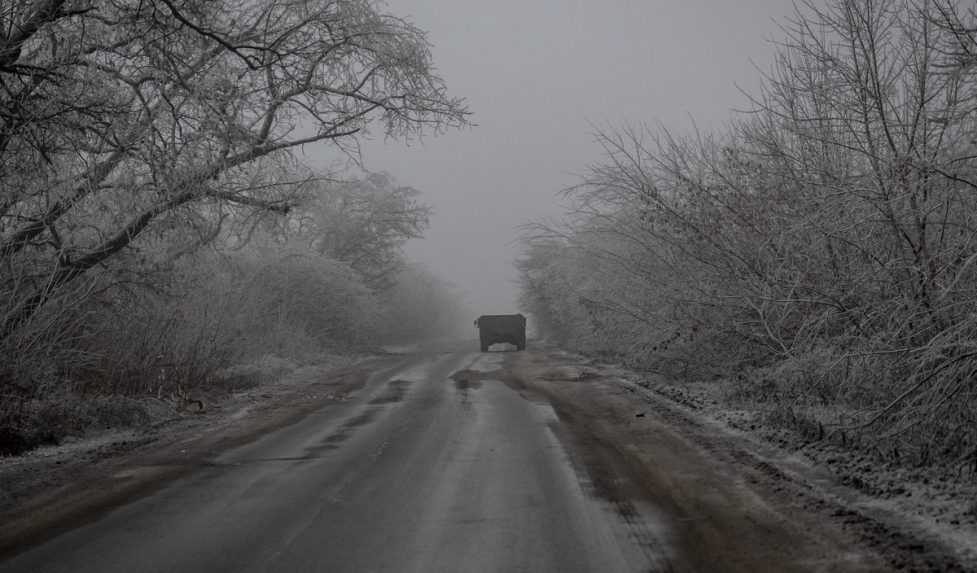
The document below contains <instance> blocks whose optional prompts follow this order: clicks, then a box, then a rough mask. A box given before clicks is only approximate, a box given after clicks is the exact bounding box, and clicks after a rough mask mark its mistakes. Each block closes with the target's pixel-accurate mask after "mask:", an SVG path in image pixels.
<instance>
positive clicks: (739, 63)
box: [363, 0, 793, 312]
mask: <svg viewBox="0 0 977 573" xmlns="http://www.w3.org/2000/svg"><path fill="white" fill-rule="evenodd" d="M792 6H793V5H792V3H790V2H786V1H784V0H748V1H740V2H714V1H711V0H692V1H690V0H655V1H652V0H644V1H639V0H605V1H601V2H596V1H593V0H591V1H589V2H584V1H582V0H575V1H557V0H498V1H495V2H484V1H481V0H479V1H476V0H451V1H447V0H397V1H392V2H390V3H389V10H390V11H391V12H393V13H396V14H398V15H401V16H404V17H406V18H408V19H410V20H411V21H413V22H414V23H415V24H416V25H418V26H419V27H420V28H422V29H424V30H426V31H427V32H428V33H429V37H428V39H429V41H430V42H431V43H432V44H433V46H434V47H433V53H434V60H435V64H436V66H437V68H438V70H439V72H440V73H441V75H442V76H443V77H444V78H445V80H446V81H447V83H448V87H449V89H450V91H451V92H452V93H453V94H454V95H458V96H462V97H465V98H467V100H468V102H469V104H470V108H471V110H472V111H473V112H474V116H473V121H474V123H475V124H476V125H475V126H474V127H472V128H470V129H465V130H463V131H454V132H448V133H445V134H442V135H440V136H437V137H428V138H426V139H425V140H423V141H420V142H413V143H411V144H404V143H402V142H397V141H383V140H382V138H375V139H373V140H369V141H365V142H364V145H363V160H364V167H365V168H367V169H369V170H373V171H389V172H390V173H391V174H393V175H394V176H395V177H396V178H397V179H398V181H399V182H400V183H402V184H406V185H410V186H413V187H416V188H418V189H419V190H421V191H422V192H423V199H424V200H425V201H426V202H428V203H430V204H431V205H433V206H434V208H435V214H434V217H433V218H432V221H431V228H430V229H429V230H428V232H427V235H426V238H425V239H424V240H419V241H413V242H412V243H411V244H410V245H409V246H408V254H409V256H410V257H411V258H412V259H413V260H416V261H419V262H422V263H423V264H425V265H426V266H428V267H429V268H430V269H432V270H433V271H434V272H436V273H437V274H438V275H440V276H441V277H443V278H445V279H446V280H449V281H451V282H452V283H454V284H456V285H457V286H458V287H459V288H460V289H462V290H463V291H464V293H465V296H466V300H467V301H468V303H469V304H470V306H471V307H472V309H473V310H474V311H476V312H506V311H509V310H512V309H515V308H516V306H517V305H516V288H515V282H514V281H515V271H514V268H513V267H512V261H513V259H514V258H515V257H516V256H518V253H519V248H518V245H517V244H516V242H515V240H514V239H515V238H516V236H517V234H518V227H519V225H521V224H522V223H524V222H526V221H527V220H530V219H534V218H539V217H543V216H548V215H556V214H558V213H559V197H558V192H559V191H560V190H561V189H562V188H564V187H566V186H568V185H570V184H572V183H574V181H575V174H578V173H580V172H581V171H582V170H583V169H584V168H585V167H586V166H587V165H588V164H589V163H591V162H594V161H596V160H598V159H599V158H600V149H599V148H598V147H597V146H596V144H595V143H594V142H593V140H592V137H591V135H590V134H592V133H593V131H594V130H595V129H596V128H599V127H602V126H619V125H622V124H625V123H638V122H645V123H660V124H662V125H664V126H666V127H669V128H671V129H675V130H685V129H689V128H690V127H691V126H692V125H693V121H694V125H696V126H698V127H700V128H712V127H717V126H720V125H721V124H722V123H723V122H724V121H726V120H727V119H728V118H729V117H730V114H731V110H732V109H733V108H743V107H745V106H746V103H747V101H746V98H745V97H744V96H743V94H742V91H743V90H745V91H751V90H754V89H755V88H756V86H757V85H758V83H759V81H760V70H763V69H765V68H766V67H767V66H768V64H769V58H770V55H771V54H772V52H773V46H772V44H771V42H772V41H773V40H776V38H777V37H778V36H779V29H778V26H779V23H780V22H783V20H784V18H786V17H788V16H789V15H790V14H791V13H792V12H793V7H792Z"/></svg>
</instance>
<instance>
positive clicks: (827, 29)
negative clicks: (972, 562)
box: [518, 0, 977, 465]
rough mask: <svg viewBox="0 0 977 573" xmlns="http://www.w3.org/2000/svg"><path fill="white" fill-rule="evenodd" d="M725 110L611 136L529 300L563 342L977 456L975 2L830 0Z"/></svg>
mask: <svg viewBox="0 0 977 573" xmlns="http://www.w3.org/2000/svg"><path fill="white" fill-rule="evenodd" d="M783 30H784V37H783V39H782V41H781V42H779V44H778V47H777V54H776V59H775V64H774V65H773V66H772V69H771V71H770V72H769V73H768V74H767V76H766V81H765V84H764V87H763V88H762V90H761V91H760V92H759V93H756V94H754V95H753V96H752V102H753V109H752V110H750V113H746V114H742V115H741V116H739V117H738V119H737V120H735V121H734V122H733V123H732V124H731V125H730V126H729V127H728V129H724V130H722V131H719V132H715V133H702V132H697V133H693V134H692V135H687V136H680V135H677V134H675V133H672V132H669V131H667V130H664V129H656V128H650V127H635V128H623V129H613V130H608V131H605V132H603V133H601V134H599V135H598V141H599V142H600V143H601V145H602V146H603V149H604V156H603V159H602V160H600V161H599V162H598V163H596V164H595V165H593V166H591V167H590V168H589V169H588V171H587V172H586V174H585V175H584V176H583V177H582V179H581V180H580V182H579V184H577V185H576V186H574V187H573V188H571V189H568V190H567V191H566V194H567V196H568V197H569V198H570V199H571V201H572V205H573V207H572V208H571V209H570V210H569V212H568V213H567V214H566V216H565V218H564V220H563V221H561V222H559V223H540V224H536V225H533V226H532V227H530V228H529V229H527V233H526V238H525V255H524V257H523V258H522V259H521V260H520V261H519V263H518V265H519V269H520V273H521V279H522V299H523V304H524V307H525V308H526V309H527V310H529V311H530V312H532V314H533V317H534V319H535V322H536V323H537V325H539V327H540V329H541V330H542V332H543V333H544V334H545V335H546V336H549V337H551V338H553V339H555V340H557V341H559V342H561V343H563V344H566V345H569V346H572V347H575V348H580V349H583V350H585V351H589V352H594V353H601V354H607V355H610V356H613V357H616V358H619V359H621V358H623V359H625V360H627V361H629V362H630V363H632V364H635V365H638V366H640V367H643V368H647V369H651V370H657V371H660V372H663V373H666V374H667V375H669V376H672V377H686V378H689V379H696V380H712V379H716V380H724V381H725V382H727V383H729V384H731V385H732V386H733V387H734V388H735V390H734V392H733V393H732V394H733V395H735V396H738V397H740V398H743V399H748V400H751V401H753V402H754V403H763V404H764V405H765V407H767V408H769V409H770V411H771V415H776V416H777V417H778V419H780V420H785V421H788V422H789V423H790V424H791V425H793V426H794V427H796V428H798V429H800V430H802V431H805V432H808V433H809V434H810V436H811V437H812V439H819V438H820V439H824V438H830V437H839V436H840V437H841V439H842V440H852V439H854V440H856V441H857V442H859V443H861V444H863V445H865V446H866V447H871V448H873V449H875V450H876V451H879V452H883V453H884V454H885V455H887V456H890V455H891V456H894V457H897V458H899V459H902V460H907V461H912V462H913V463H928V462H932V461H934V460H941V461H944V462H948V463H955V464H971V465H973V464H977V414H975V413H977V264H975V263H977V32H975V30H977V15H975V13H974V9H973V6H972V4H970V3H964V2H956V1H953V0H901V1H899V2H889V1H873V0H830V1H829V2H827V3H826V4H825V5H821V3H817V4H814V3H811V4H810V5H805V6H803V7H802V8H801V9H800V10H799V11H798V13H797V14H796V16H795V17H794V18H793V19H792V20H791V21H790V22H788V23H786V24H785V25H784V27H783Z"/></svg>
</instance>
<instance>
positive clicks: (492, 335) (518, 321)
mask: <svg viewBox="0 0 977 573" xmlns="http://www.w3.org/2000/svg"><path fill="white" fill-rule="evenodd" d="M475 327H476V328H478V338H479V341H480V342H481V345H482V352H488V349H489V346H492V345H493V344H497V343H499V342H508V343H509V344H514V345H515V346H516V349H517V350H525V349H526V317H525V316H523V315H521V314H483V315H482V316H480V317H478V318H476V319H475Z"/></svg>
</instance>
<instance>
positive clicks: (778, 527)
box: [506, 350, 977, 572]
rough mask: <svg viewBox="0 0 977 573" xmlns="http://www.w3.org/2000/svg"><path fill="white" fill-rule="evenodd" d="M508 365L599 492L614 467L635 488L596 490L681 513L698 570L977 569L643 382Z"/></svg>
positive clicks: (548, 361)
mask: <svg viewBox="0 0 977 573" xmlns="http://www.w3.org/2000/svg"><path fill="white" fill-rule="evenodd" d="M507 370H508V372H509V375H510V376H511V377H512V378H511V379H510V380H507V381H506V382H507V383H509V384H510V385H514V386H515V387H517V388H527V389H529V390H531V391H534V392H538V393H540V394H542V395H544V396H545V397H546V398H547V399H548V400H549V401H550V402H551V404H552V405H553V406H554V408H555V409H556V411H557V413H558V415H559V416H560V418H561V421H562V422H564V426H565V427H567V428H569V435H568V437H567V439H570V440H573V441H574V442H575V444H574V445H575V448H574V449H575V450H576V451H578V452H581V454H580V458H581V459H580V460H577V463H578V464H579V465H581V466H582V467H583V469H584V471H585V472H587V474H589V480H590V481H591V483H594V484H596V485H595V489H601V488H603V489H605V490H606V489H608V488H607V484H606V483H605V484H604V485H600V484H602V483H603V482H606V481H607V480H606V479H605V478H607V477H608V476H609V475H612V474H613V473H614V472H620V471H623V472H626V474H627V476H628V477H629V479H630V481H631V482H632V485H630V486H628V485H626V484H624V485H622V484H620V483H611V484H610V486H611V487H610V490H611V491H610V493H608V491H604V492H601V491H597V492H595V493H597V494H599V495H602V496H603V497H605V498H606V499H608V500H609V501H611V502H613V503H614V504H615V505H620V504H622V503H627V501H628V500H627V497H628V496H633V497H641V498H643V499H644V500H645V501H646V502H649V503H651V504H652V505H654V506H657V507H659V508H662V510H663V511H664V512H665V513H666V514H668V515H670V516H673V520H672V521H673V523H672V526H673V528H674V529H676V530H677V531H678V536H677V538H678V539H677V543H678V549H679V552H680V553H681V554H682V555H683V556H684V558H685V560H686V561H687V566H688V568H689V569H690V570H701V571H709V570H722V571H934V572H935V571H977V559H975V555H974V554H973V553H970V552H968V550H967V546H966V544H959V543H954V541H955V539H954V538H952V537H946V536H940V535H936V534H935V532H934V531H933V530H932V529H931V528H926V527H921V525H920V523H919V522H918V520H916V519H915V518H914V516H913V515H907V514H904V513H900V512H898V511H894V508H893V507H890V506H881V505H880V504H878V503H877V500H875V499H873V498H871V496H869V495H867V494H866V492H864V491H861V490H859V489H857V488H853V487H850V486H849V485H846V484H845V483H844V479H843V478H841V477H839V476H837V475H835V474H834V473H833V472H832V471H831V468H830V466H820V465H818V464H816V463H813V462H812V461H811V460H809V459H805V458H802V457H800V456H798V455H796V454H795V453H793V452H791V451H788V450H786V449H783V448H782V447H779V446H778V445H775V444H773V443H770V442H766V441H763V440H760V439H757V438H756V437H755V436H751V435H749V434H746V433H743V432H741V431H738V430H736V429H734V428H731V427H730V426H728V425H727V424H725V423H723V422H722V421H720V420H718V419H716V418H713V417H711V416H709V415H708V414H707V413H705V412H704V411H703V410H701V409H699V410H696V409H694V408H690V407H688V406H687V405H684V404H683V403H682V401H678V400H675V399H673V398H671V397H670V396H668V395H667V394H664V393H661V392H655V391H652V390H649V389H647V388H644V387H642V385H641V384H639V383H640V382H641V376H640V375H636V374H635V373H632V372H628V371H626V370H623V369H620V368H616V367H613V366H607V365H598V364H595V363H593V362H592V361H590V360H587V359H586V358H584V357H581V356H577V355H573V354H569V353H564V352H560V351H556V350H541V351H530V352H525V353H518V354H516V353H514V354H513V355H511V358H510V360H509V362H508V366H507ZM612 466H616V467H612ZM615 489H616V491H614V490H615ZM629 489H630V490H631V491H629ZM634 490H637V491H634Z"/></svg>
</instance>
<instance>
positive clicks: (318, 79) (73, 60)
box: [0, 0, 468, 337]
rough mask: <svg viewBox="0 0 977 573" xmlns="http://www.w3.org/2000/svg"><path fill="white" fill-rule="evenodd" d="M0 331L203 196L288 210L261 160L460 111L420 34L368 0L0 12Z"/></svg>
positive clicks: (344, 144) (46, 4)
mask: <svg viewBox="0 0 977 573" xmlns="http://www.w3.org/2000/svg"><path fill="white" fill-rule="evenodd" d="M0 18H2V20H0V30H2V31H3V32H4V33H3V35H2V36H0V181H2V186H3V189H4V191H3V196H2V197H0V259H2V264H3V267H4V269H5V271H4V275H3V277H2V281H3V284H2V287H3V289H4V290H5V294H7V295H8V296H7V300H8V301H10V302H9V303H8V305H7V308H6V309H5V310H4V312H5V318H4V320H3V327H2V331H0V337H6V336H9V335H10V334H11V333H12V332H13V331H15V330H16V329H17V328H18V327H20V326H21V325H23V324H25V323H26V322H27V321H29V320H30V319H31V318H32V317H33V316H34V315H35V314H36V313H37V312H38V310H39V309H41V308H42V307H43V306H44V305H45V304H46V303H48V302H49V301H50V300H51V299H52V297H55V296H56V295H57V294H58V293H59V292H60V290H61V289H62V288H63V287H64V286H65V285H67V284H69V283H71V282H72V281H74V280H75V279H77V278H78V277H80V276H83V275H85V274H86V273H89V272H90V271H92V270H93V269H97V268H101V267H104V266H105V265H107V264H110V263H111V262H112V261H113V260H118V259H117V257H118V256H119V255H120V253H123V252H126V251H127V250H131V248H132V247H133V246H134V245H136V244H138V243H136V241H137V240H139V239H142V238H144V237H146V235H147V233H150V234H153V235H156V236H158V237H160V238H165V237H166V236H171V235H173V234H174V233H177V232H179V231H180V229H185V228H186V227H187V226H188V225H192V224H193V223H194V222H195V221H199V219H200V218H201V217H204V218H213V217H219V214H217V215H215V211H220V210H228V209H231V210H244V211H248V210H271V211H278V212H287V211H288V210H289V209H290V208H291V206H292V205H293V200H292V199H291V193H292V192H294V191H295V186H294V185H287V184H284V183H289V182H287V181H285V182H283V181H266V180H262V177H261V176H260V173H261V171H262V170H264V169H267V168H268V167H269V166H270V165H271V164H272V163H273V162H280V161H282V160H283V158H284V155H283V154H287V153H288V152H289V150H292V149H295V148H298V147H301V146H303V145H309V144H314V143H322V142H329V143H332V144H334V146H335V147H336V148H337V149H339V150H341V151H343V152H347V153H355V152H356V149H357V148H356V138H357V136H358V135H359V134H361V133H364V132H365V130H366V129H367V128H368V126H369V125H370V124H371V123H377V124H378V125H379V126H380V129H381V130H382V131H383V133H384V134H386V135H388V136H393V137H411V136H413V135H415V134H419V133H421V132H422V131H423V130H433V131H438V130H440V129H442V128H445V127H449V126H456V125H461V124H464V123H465V121H466V117H467V113H468V112H467V111H466V109H465V106H464V103H463V102H462V101H460V100H458V99H453V98H450V97H449V96H447V95H446V93H445V88H444V85H443V82H442V81H441V80H440V79H439V78H438V77H437V76H436V75H435V73H434V71H433V68H432V65H431V59H430V52H429V49H428V44H427V42H426V40H425V38H424V34H423V33H422V32H421V31H420V30H418V29H417V28H415V27H414V26H413V25H411V24H410V23H408V22H406V21H405V20H402V19H400V18H397V17H394V16H391V15H388V14H384V13H382V12H380V11H379V9H378V7H377V5H376V3H374V2H371V1H369V0H352V1H347V0H344V1H341V2H340V1H318V0H316V1H313V0H253V1H248V2H244V3H241V2H232V1H230V0H227V1H209V0H208V1H204V0H155V1H149V2H146V1H138V2H137V1H125V0H116V1H105V2H95V1H91V2H85V1H60V2H59V1H48V0H34V1H23V2H16V3H13V4H9V3H8V4H7V5H6V6H5V8H4V10H3V11H2V12H0Z"/></svg>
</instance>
